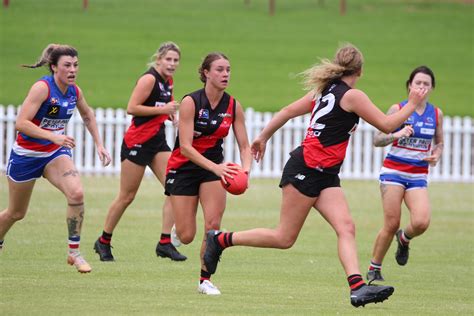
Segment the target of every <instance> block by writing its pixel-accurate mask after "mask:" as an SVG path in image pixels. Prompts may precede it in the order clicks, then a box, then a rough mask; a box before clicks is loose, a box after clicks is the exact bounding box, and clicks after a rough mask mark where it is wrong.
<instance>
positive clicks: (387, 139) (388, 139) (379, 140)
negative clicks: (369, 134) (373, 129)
mask: <svg viewBox="0 0 474 316" xmlns="http://www.w3.org/2000/svg"><path fill="white" fill-rule="evenodd" d="M394 140H395V138H394V137H393V134H392V133H390V134H388V135H387V134H384V133H381V132H379V133H378V134H377V135H375V137H374V145H375V146H377V147H385V146H387V145H389V144H391V143H393V141H394Z"/></svg>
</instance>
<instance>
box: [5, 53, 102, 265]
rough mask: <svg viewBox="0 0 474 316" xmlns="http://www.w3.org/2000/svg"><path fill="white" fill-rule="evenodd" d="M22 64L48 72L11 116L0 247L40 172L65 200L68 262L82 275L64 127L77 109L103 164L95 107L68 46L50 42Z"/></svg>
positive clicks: (79, 198) (80, 211) (76, 195)
mask: <svg viewBox="0 0 474 316" xmlns="http://www.w3.org/2000/svg"><path fill="white" fill-rule="evenodd" d="M23 66H25V67H29V68H37V67H41V66H46V67H47V68H48V70H49V71H50V72H51V75H49V76H44V77H42V78H41V79H40V80H39V81H37V82H36V83H35V84H33V86H32V87H31V89H30V91H29V92H28V95H27V96H26V99H25V101H24V102H23V105H22V107H21V109H20V112H19V113H18V117H17V119H16V125H15V127H16V129H17V130H18V136H17V138H16V141H15V143H14V144H13V147H12V151H11V153H10V158H9V161H8V166H7V176H8V186H9V205H8V207H7V208H6V209H5V210H3V212H1V213H0V245H3V239H4V237H5V235H6V233H7V232H8V230H9V229H10V228H11V227H12V226H13V224H14V223H15V222H16V221H18V220H21V219H22V218H23V217H25V215H26V212H27V210H28V205H29V202H30V197H31V193H32V191H33V187H34V185H35V182H36V179H38V178H40V177H41V176H43V177H45V178H46V179H47V180H48V181H49V182H50V183H51V184H53V185H54V186H55V187H56V188H58V189H59V190H60V191H61V192H62V193H63V194H64V195H65V197H66V200H67V228H68V240H69V252H68V256H67V262H68V263H69V264H70V265H74V266H75V267H76V268H77V270H78V271H79V272H81V273H87V272H90V271H91V270H92V268H91V266H90V265H89V264H88V263H87V262H86V260H85V259H84V258H83V256H82V255H81V253H80V252H79V244H80V239H81V228H82V222H83V219H84V192H83V188H82V184H81V179H80V176H79V172H78V171H77V169H76V168H75V167H74V163H73V161H72V159H71V157H72V154H71V149H72V148H74V146H75V140H74V138H73V137H71V136H67V135H65V128H66V125H67V123H68V122H69V119H70V118H71V116H72V114H73V112H74V109H75V108H76V107H77V109H78V110H79V113H80V115H81V117H82V120H83V121H84V124H85V126H86V128H87V130H88V131H89V133H90V134H91V135H92V138H93V139H94V143H95V145H96V149H97V154H98V155H99V158H100V160H101V161H102V163H103V165H104V166H106V165H108V164H109V163H110V156H109V153H108V152H107V151H106V150H105V148H104V146H103V145H102V140H101V139H100V136H99V132H98V129H97V124H96V120H95V116H94V111H93V110H92V109H91V108H90V107H89V106H88V104H87V102H86V99H85V98H84V94H83V93H82V91H81V89H80V88H79V87H78V86H77V85H76V78H77V72H78V70H79V60H78V54H77V50H76V49H75V48H73V47H71V46H68V45H59V44H50V45H48V46H47V47H46V49H45V50H44V51H43V54H42V55H41V58H40V60H39V61H38V62H37V63H36V64H34V65H23Z"/></svg>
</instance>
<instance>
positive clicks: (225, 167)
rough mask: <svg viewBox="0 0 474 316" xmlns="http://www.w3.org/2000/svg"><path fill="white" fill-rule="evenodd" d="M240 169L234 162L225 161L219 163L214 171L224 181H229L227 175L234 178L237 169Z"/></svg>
mask: <svg viewBox="0 0 474 316" xmlns="http://www.w3.org/2000/svg"><path fill="white" fill-rule="evenodd" d="M239 169H240V166H238V165H236V164H233V163H231V162H224V163H221V164H218V165H217V167H216V168H215V170H213V171H214V173H215V174H216V175H217V176H218V177H220V178H221V180H222V181H224V183H227V181H226V179H225V177H229V178H232V179H233V178H234V176H233V175H234V174H237V170H239Z"/></svg>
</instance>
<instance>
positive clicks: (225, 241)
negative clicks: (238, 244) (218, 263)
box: [214, 232, 234, 249]
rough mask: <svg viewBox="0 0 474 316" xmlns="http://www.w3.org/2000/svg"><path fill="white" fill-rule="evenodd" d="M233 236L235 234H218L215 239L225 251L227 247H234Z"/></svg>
mask: <svg viewBox="0 0 474 316" xmlns="http://www.w3.org/2000/svg"><path fill="white" fill-rule="evenodd" d="M232 235H234V233H222V232H221V233H219V234H217V235H216V236H215V237H214V238H217V242H218V243H219V246H221V247H222V249H225V248H227V247H230V246H233V245H234V244H233V242H232Z"/></svg>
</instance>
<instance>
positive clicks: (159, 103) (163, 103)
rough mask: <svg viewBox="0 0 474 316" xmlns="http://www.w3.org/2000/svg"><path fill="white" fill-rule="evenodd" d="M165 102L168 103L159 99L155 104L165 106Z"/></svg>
mask: <svg viewBox="0 0 474 316" xmlns="http://www.w3.org/2000/svg"><path fill="white" fill-rule="evenodd" d="M165 104H166V103H165V102H159V101H156V102H155V106H164V105H165Z"/></svg>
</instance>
